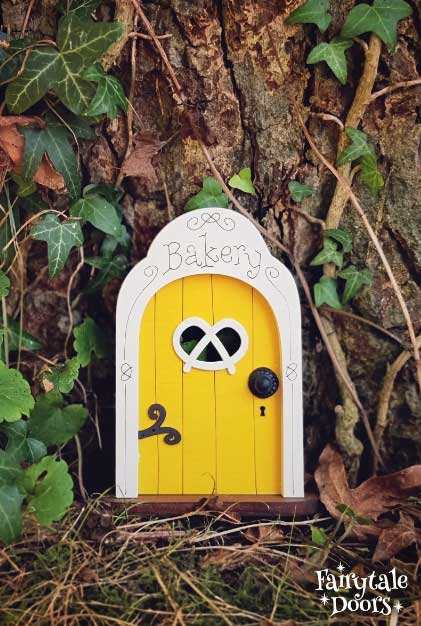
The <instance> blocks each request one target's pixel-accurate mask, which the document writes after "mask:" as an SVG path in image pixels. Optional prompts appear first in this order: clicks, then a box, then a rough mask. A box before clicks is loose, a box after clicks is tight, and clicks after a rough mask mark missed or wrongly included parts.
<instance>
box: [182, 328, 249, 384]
mask: <svg viewBox="0 0 421 626" xmlns="http://www.w3.org/2000/svg"><path fill="white" fill-rule="evenodd" d="M192 327H197V328H200V330H201V331H202V332H203V333H204V334H203V337H201V339H199V340H198V342H197V344H196V345H195V346H194V348H193V350H192V351H191V352H190V354H189V353H187V352H186V351H185V350H184V348H183V346H182V345H181V339H182V335H183V333H184V332H185V331H186V330H187V329H188V328H192ZM223 329H231V330H234V331H235V332H236V333H237V334H238V336H239V338H240V345H239V347H238V349H237V350H236V352H234V354H229V353H228V351H227V349H226V347H225V346H224V344H223V343H222V341H221V340H220V338H219V337H218V333H219V332H220V331H221V330H223ZM209 344H212V345H213V347H214V348H215V350H216V351H217V352H218V354H219V356H220V357H221V359H220V360H219V361H202V360H199V356H200V355H201V354H202V352H203V350H205V349H206V348H207V346H209ZM248 344H249V340H248V335H247V332H246V330H245V328H244V326H242V325H241V324H240V323H239V322H237V320H233V319H228V318H227V319H223V320H220V321H219V322H216V324H213V326H211V325H210V324H208V323H207V322H206V321H205V320H204V319H202V318H201V317H189V318H188V319H185V320H183V321H182V322H181V323H180V324H179V325H178V326H177V328H176V329H175V331H174V335H173V346H174V350H175V352H176V354H177V355H178V356H179V357H180V359H182V360H183V361H184V367H183V370H184V371H185V372H190V370H191V369H192V367H194V368H196V369H200V370H209V371H213V370H224V369H226V370H228V372H229V373H230V374H235V363H238V361H239V360H240V359H242V357H243V356H244V355H245V353H246V352H247V349H248Z"/></svg>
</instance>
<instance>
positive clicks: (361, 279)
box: [338, 265, 372, 304]
mask: <svg viewBox="0 0 421 626" xmlns="http://www.w3.org/2000/svg"><path fill="white" fill-rule="evenodd" d="M338 276H339V277H340V278H343V279H344V280H346V283H345V289H344V293H343V295H342V302H343V304H348V302H349V301H350V300H352V298H353V297H354V296H356V295H357V293H358V292H359V291H360V289H361V288H362V287H363V286H364V285H371V282H372V277H371V274H370V272H369V270H368V269H364V270H358V269H357V268H356V267H355V265H349V266H348V267H347V268H345V269H344V270H342V271H340V272H338Z"/></svg>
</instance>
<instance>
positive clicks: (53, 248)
mask: <svg viewBox="0 0 421 626" xmlns="http://www.w3.org/2000/svg"><path fill="white" fill-rule="evenodd" d="M31 235H32V237H33V238H34V239H38V240H39V241H46V242H47V245H48V268H49V272H50V276H51V277H53V276H56V275H57V274H58V273H59V272H61V270H62V269H63V267H64V265H65V263H66V261H67V259H68V257H69V254H70V251H71V250H72V248H74V247H80V246H82V245H83V234H82V229H81V227H80V222H79V221H75V220H66V221H64V222H60V220H59V219H58V217H57V216H56V215H51V214H48V215H46V216H45V218H44V219H43V220H42V221H41V222H38V224H35V226H33V227H32V230H31Z"/></svg>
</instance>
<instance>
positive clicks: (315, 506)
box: [113, 493, 322, 517]
mask: <svg viewBox="0 0 421 626" xmlns="http://www.w3.org/2000/svg"><path fill="white" fill-rule="evenodd" d="M113 506H114V508H115V509H117V510H122V509H126V510H127V511H128V513H129V514H134V515H142V516H143V515H145V516H151V515H152V516H153V515H156V516H158V517H161V516H166V515H185V514H188V513H194V512H195V511H196V512H197V513H199V512H202V511H217V512H223V511H226V512H227V513H236V514H239V515H241V516H244V517H253V516H258V517H266V516H269V517H273V516H278V515H282V516H285V517H294V516H301V515H314V514H315V513H318V512H319V511H321V510H322V505H321V503H320V500H319V498H318V496H317V494H315V493H307V494H306V495H305V496H304V498H284V497H283V496H277V495H218V496H205V495H159V496H155V495H140V496H138V497H137V498H115V499H114V500H113Z"/></svg>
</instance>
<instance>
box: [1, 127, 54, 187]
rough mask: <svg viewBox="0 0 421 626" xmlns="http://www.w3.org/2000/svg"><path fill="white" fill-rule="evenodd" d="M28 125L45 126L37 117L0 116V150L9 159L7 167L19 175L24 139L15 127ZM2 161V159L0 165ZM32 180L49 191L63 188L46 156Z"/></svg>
mask: <svg viewBox="0 0 421 626" xmlns="http://www.w3.org/2000/svg"><path fill="white" fill-rule="evenodd" d="M29 124H36V125H38V126H45V122H44V120H43V119H42V118H40V117H37V116H32V117H30V116H25V115H8V116H3V117H2V116H0V149H1V151H2V154H3V155H4V154H6V155H7V156H8V158H9V159H10V162H9V164H8V165H7V167H9V168H10V169H12V170H13V172H15V174H20V172H21V168H22V161H23V153H24V148H25V139H24V138H23V136H22V135H21V134H20V132H19V131H18V129H17V126H27V125H29ZM4 161H5V160H4V158H3V159H2V163H3V162H4ZM33 180H34V181H35V182H36V183H39V184H40V185H44V186H45V187H48V188H49V189H63V188H64V178H63V176H62V175H61V174H60V173H59V172H57V171H56V170H55V169H54V167H53V166H52V165H51V163H50V161H49V160H48V158H47V157H46V156H44V157H43V159H42V161H41V164H40V166H39V168H38V170H37V171H36V173H35V176H34V178H33Z"/></svg>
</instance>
